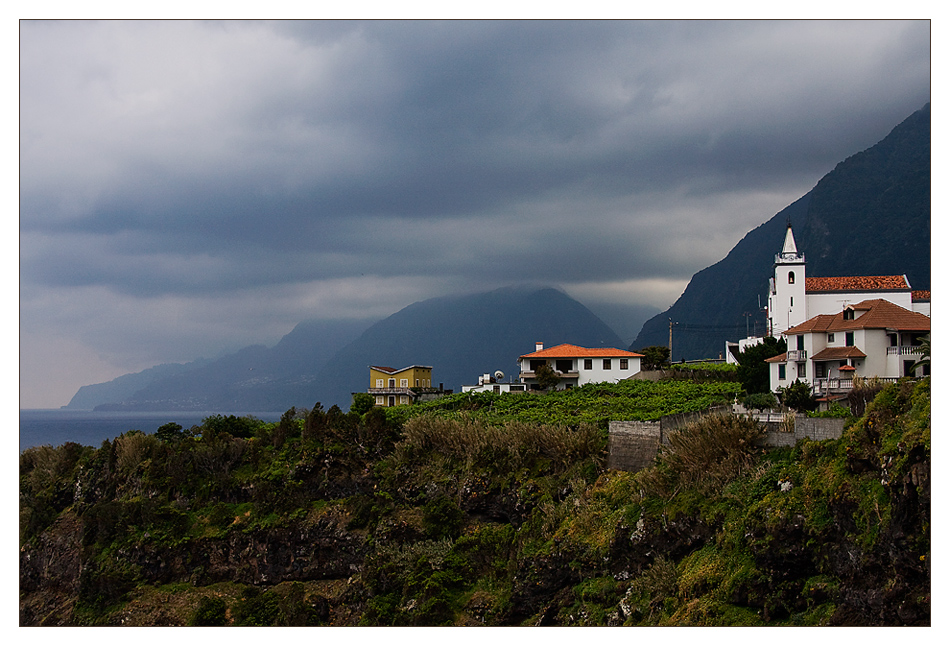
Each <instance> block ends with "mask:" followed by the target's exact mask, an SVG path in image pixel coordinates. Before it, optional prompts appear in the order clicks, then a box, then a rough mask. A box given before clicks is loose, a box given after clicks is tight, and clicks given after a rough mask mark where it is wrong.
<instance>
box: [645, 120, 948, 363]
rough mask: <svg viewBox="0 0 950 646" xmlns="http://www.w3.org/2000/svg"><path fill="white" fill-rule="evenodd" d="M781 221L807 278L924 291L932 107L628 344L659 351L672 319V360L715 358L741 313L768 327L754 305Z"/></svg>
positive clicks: (746, 241) (736, 253)
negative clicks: (901, 281)
mask: <svg viewBox="0 0 950 646" xmlns="http://www.w3.org/2000/svg"><path fill="white" fill-rule="evenodd" d="M786 222H791V223H792V226H793V227H794V229H795V240H796V242H797V244H798V249H799V251H802V252H804V254H805V260H806V263H807V272H808V275H810V276H862V275H863V276H879V275H893V274H898V275H900V274H906V275H907V278H908V280H910V284H911V286H913V288H914V289H930V104H927V105H926V106H924V107H923V108H921V109H920V110H918V111H917V112H915V113H914V114H912V115H911V116H910V117H908V118H907V119H905V120H904V121H903V122H902V123H901V124H900V125H898V126H897V127H895V128H894V130H892V131H891V133H890V134H888V136H887V137H885V138H884V139H883V140H882V141H880V142H879V143H877V144H875V145H874V146H872V147H871V148H869V149H867V150H865V151H863V152H860V153H857V154H855V155H852V156H851V157H849V158H848V159H846V160H844V161H842V162H841V163H840V164H838V165H837V166H836V167H835V169H834V170H832V171H831V172H830V173H828V174H827V175H825V177H823V178H822V179H821V181H819V182H818V184H817V185H816V186H815V188H813V189H812V190H811V191H809V192H808V193H807V194H806V195H805V196H804V197H802V198H801V199H799V200H797V201H796V202H794V203H793V204H791V205H789V206H788V207H786V208H785V209H783V210H782V211H780V212H779V213H778V214H777V215H775V216H774V217H773V218H771V219H770V220H769V221H768V222H766V223H765V224H762V225H761V226H759V227H757V228H756V229H754V230H753V231H750V232H749V233H748V234H747V235H746V236H745V237H744V238H743V239H742V240H741V241H740V242H739V243H738V244H737V245H736V246H735V247H734V248H733V249H732V250H731V251H730V252H729V254H728V255H727V256H726V257H725V258H724V259H723V260H721V261H719V262H718V263H716V264H715V265H712V266H711V267H707V268H706V269H704V270H702V271H700V272H698V273H697V274H695V275H694V276H693V278H692V279H691V280H690V283H689V285H688V286H687V287H686V290H685V291H684V292H683V294H682V296H680V298H679V299H677V301H676V302H675V303H674V304H673V305H672V306H671V307H670V308H669V309H668V310H667V311H665V312H663V313H661V314H658V315H656V316H655V317H653V318H651V319H650V320H648V321H647V322H646V323H644V325H643V329H642V330H641V331H640V334H639V335H638V336H637V338H636V340H634V342H633V343H632V344H631V345H630V348H631V349H637V348H643V347H647V346H650V345H666V344H667V341H668V338H669V327H668V326H669V320H670V319H672V320H673V321H676V322H677V323H678V324H677V326H676V327H675V328H674V329H673V360H674V361H678V360H679V359H680V358H686V359H701V358H716V357H718V356H719V355H720V353H722V352H723V351H724V344H725V341H726V340H732V341H736V340H738V339H739V338H740V337H744V336H745V332H746V325H747V321H746V317H745V316H744V314H746V313H749V314H751V315H753V318H751V319H750V320H749V322H748V324H749V325H750V331H752V327H753V326H755V331H757V332H758V333H759V334H761V333H762V332H763V331H765V315H764V314H763V313H762V311H761V306H764V304H765V302H766V296H767V295H766V289H767V285H768V279H769V277H770V276H771V275H772V262H773V259H774V257H775V254H776V253H778V252H779V251H780V250H781V248H782V243H783V241H784V235H785V225H786Z"/></svg>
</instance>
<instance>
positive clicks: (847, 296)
mask: <svg viewBox="0 0 950 646" xmlns="http://www.w3.org/2000/svg"><path fill="white" fill-rule="evenodd" d="M768 289H769V293H768V301H767V305H766V316H767V325H768V332H767V334H768V335H769V336H773V337H775V338H780V337H781V336H782V335H783V334H784V333H785V331H786V330H788V329H790V328H794V327H796V326H798V325H801V324H803V323H804V322H805V321H808V320H810V319H812V318H814V317H816V316H819V315H835V314H838V313H840V312H842V311H843V310H844V309H845V308H846V307H847V306H848V305H853V304H856V303H860V302H863V301H870V300H884V301H888V302H890V303H893V304H894V305H897V306H899V307H901V308H903V309H905V310H908V311H911V312H918V313H921V314H923V315H925V316H928V317H929V316H930V292H929V291H914V290H912V289H911V286H910V282H908V280H907V276H897V275H895V276H806V272H805V254H804V253H802V252H800V251H799V250H798V247H797V245H796V244H795V235H794V234H793V233H792V225H791V224H789V225H788V227H787V228H786V231H785V241H784V244H783V245H782V250H781V251H780V252H779V253H777V254H776V255H775V263H774V265H773V275H772V277H771V278H770V279H769V287H768ZM761 342H762V337H748V338H746V339H742V340H740V341H739V342H738V343H736V342H728V341H727V342H726V360H727V361H729V362H732V363H735V362H736V354H738V353H739V352H742V351H744V350H745V349H746V348H748V347H750V346H753V345H756V344H758V343H761Z"/></svg>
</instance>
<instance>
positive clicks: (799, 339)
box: [795, 334, 805, 350]
mask: <svg viewBox="0 0 950 646" xmlns="http://www.w3.org/2000/svg"><path fill="white" fill-rule="evenodd" d="M795 347H796V348H797V349H798V350H804V349H805V335H804V334H799V335H798V336H796V337H795Z"/></svg>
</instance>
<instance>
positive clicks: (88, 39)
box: [20, 21, 930, 347]
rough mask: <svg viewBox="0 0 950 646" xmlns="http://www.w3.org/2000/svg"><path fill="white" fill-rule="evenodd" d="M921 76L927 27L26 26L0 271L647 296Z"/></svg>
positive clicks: (374, 291) (234, 284) (855, 140)
mask: <svg viewBox="0 0 950 646" xmlns="http://www.w3.org/2000/svg"><path fill="white" fill-rule="evenodd" d="M929 74H930V67H929V24H928V23H927V22H888V21H884V22H875V21H852V22H839V21H831V22H818V21H810V22H784V21H782V22H753V21H740V22H727V21H715V22H702V21H684V22H677V21H674V22H665V21H645V22H636V21H608V22H603V21H586V22H560V21H538V22H491V21H478V22H418V23H416V22H405V21H398V22H342V21H341V22H304V23H298V22H276V23H260V22H225V23H217V22H210V23H191V22H135V23H127V22H102V23H87V22H67V23H47V22H24V23H22V26H21V106H20V107H21V131H20V137H21V160H20V163H21V195H20V198H21V211H20V225H21V285H22V287H23V289H25V290H28V291H29V292H30V294H35V295H40V294H42V293H43V292H44V290H50V293H54V292H55V293H56V294H62V293H63V292H62V291H61V290H63V289H68V290H72V292H71V293H79V292H77V291H76V290H79V291H82V290H87V291H89V293H93V292H94V293H95V294H96V296H95V299H98V301H97V302H98V307H99V309H100V310H104V311H105V310H109V309H110V308H117V309H121V310H122V311H123V312H133V311H134V310H135V308H134V307H131V306H128V305H129V304H130V303H135V302H137V300H140V299H145V300H146V301H148V302H149V303H151V304H153V305H154V307H155V308H156V309H155V310H154V311H153V310H150V312H151V313H152V316H158V317H159V318H160V319H161V318H162V316H163V315H162V314H161V312H164V311H166V310H167V308H169V307H172V306H169V305H168V303H170V302H174V303H175V305H174V306H173V308H172V309H175V311H177V312H179V314H177V315H176V316H177V317H178V318H176V319H174V320H180V319H182V317H184V318H185V319H187V318H188V317H189V316H190V315H189V313H188V312H189V311H190V308H194V307H198V305H197V303H199V302H200V301H201V299H222V298H225V297H226V295H227V294H233V295H234V296H233V298H234V299H244V298H246V297H247V293H248V290H253V291H254V294H255V299H257V302H258V303H259V305H260V306H261V307H270V308H272V309H273V310H274V311H280V312H284V314H283V316H286V320H284V327H285V328H288V329H289V327H292V323H293V322H295V317H296V319H297V320H299V318H304V317H305V315H306V314H307V313H308V311H305V310H306V308H317V309H320V310H321V311H324V312H331V313H332V312H335V311H344V310H345V311H346V312H348V313H349V314H350V315H352V313H353V309H354V301H353V297H351V296H350V295H349V291H354V290H355V292H356V293H358V294H360V295H361V298H362V299H363V300H362V301H361V302H362V303H363V305H364V307H366V308H367V309H372V310H373V311H374V312H377V313H378V312H385V311H386V310H387V308H388V310H389V311H390V312H391V311H395V310H396V309H399V307H401V306H404V305H406V304H408V302H411V300H408V301H407V300H405V299H418V298H424V297H426V296H435V295H438V294H439V293H444V292H445V291H451V290H455V289H463V288H464V289H469V290H470V289H478V288H482V287H484V288H489V287H493V286H497V285H499V284H505V283H510V282H521V281H542V282H551V283H560V284H564V285H571V284H575V285H583V286H584V287H583V289H585V290H587V293H590V294H595V293H596V294H599V295H600V296H598V297H602V298H607V296H605V295H606V294H614V295H615V296H611V297H617V298H622V299H628V300H629V299H634V300H636V299H637V298H642V299H643V301H644V302H647V301H649V302H651V303H655V304H657V305H658V306H661V305H665V304H669V303H670V302H671V301H672V299H673V298H675V296H676V295H678V293H679V291H681V290H682V288H683V287H684V286H685V281H686V280H687V279H688V278H689V276H690V275H691V274H692V273H694V272H695V271H697V270H699V269H701V268H703V267H704V266H707V265H709V264H711V263H713V262H716V261H717V260H719V259H720V258H721V257H722V256H723V255H725V253H726V252H727V251H728V250H729V248H731V247H732V246H733V245H734V244H735V242H736V241H737V240H738V239H739V238H741V237H742V235H744V234H745V233H746V232H747V231H748V230H749V229H751V228H753V227H755V226H757V225H758V224H760V223H762V222H764V221H765V220H767V219H768V218H769V217H771V215H773V214H774V213H775V212H777V211H778V210H780V209H781V208H783V207H784V206H786V205H787V204H788V203H790V202H791V201H793V200H794V199H796V198H797V197H800V196H801V195H802V194H803V193H804V192H806V191H807V190H809V189H810V188H811V187H812V186H813V185H814V183H815V182H816V181H817V180H818V179H819V178H820V177H821V176H822V175H823V174H825V173H826V172H828V171H829V170H831V168H833V166H834V164H835V163H837V162H838V161H841V160H842V159H843V158H844V157H846V156H848V155H850V154H853V153H855V152H857V151H859V150H861V149H863V148H866V147H868V146H870V145H873V144H874V143H875V142H876V141H878V140H880V139H881V138H882V137H883V136H884V135H886V134H887V132H888V131H889V130H890V128H892V127H893V126H894V125H896V124H897V123H898V122H899V121H900V120H901V119H903V118H904V117H906V116H908V115H909V114H910V113H911V112H913V111H914V110H916V109H918V108H920V107H921V106H923V104H924V103H925V102H927V101H928V100H929ZM389 281H393V282H389ZM638 281H639V282H638ZM383 285H385V289H384V288H383ZM397 285H398V287H397ZM650 289H653V290H655V293H653V294H652V295H650V296H647V291H649V290H650ZM624 290H626V291H624ZM637 290H641V291H637ZM621 292H623V293H622V294H621ZM308 294H311V295H313V297H312V299H311V300H308V297H307V295H308ZM638 294H639V296H638ZM576 295H578V296H582V295H581V294H576ZM618 295H619V296H618ZM113 299H114V300H113ZM582 300H583V298H582ZM61 301H62V299H61V297H60V302H61ZM87 301H88V302H91V301H89V299H86V300H85V301H83V300H79V301H77V302H76V303H75V304H74V305H73V306H74V307H77V308H79V309H77V310H76V312H75V317H76V319H77V320H81V319H82V317H83V316H86V315H87V313H86V312H85V311H83V310H82V309H81V308H82V306H84V304H85V303H86V302H87ZM344 301H345V302H344ZM29 302H30V306H29V307H26V306H24V307H23V308H22V314H23V316H24V320H27V321H30V322H33V321H35V322H36V328H37V329H39V328H41V327H42V325H43V324H42V323H41V322H42V321H43V320H45V319H49V317H48V315H47V313H46V312H45V310H44V309H43V308H45V307H50V306H52V305H51V303H53V302H54V299H44V298H38V299H36V300H30V301H29ZM70 302H71V303H72V301H70ZM120 303H121V304H120ZM218 303H219V305H218V306H219V307H221V308H224V309H227V307H228V306H227V305H226V304H224V303H223V301H218ZM294 303H296V305H294ZM159 304H162V305H161V306H160V305H159ZM151 306H152V305H150V306H149V307H151ZM162 307H166V310H163V309H162ZM176 308H177V309H176ZM156 312H158V313H157V314H156ZM129 316H132V315H131V314H129ZM275 316H276V315H275ZM192 318H195V317H192ZM195 320H197V318H195ZM201 320H202V321H204V322H205V323H207V320H206V319H205V318H202V319H201ZM170 321H171V319H170ZM137 324H138V323H137V322H136V321H134V320H131V319H130V320H129V321H128V322H127V325H128V326H130V327H134V326H135V325H137ZM169 324H171V323H169ZM77 325H85V324H78V323H77ZM288 326H289V327H288ZM275 329H276V328H275ZM59 333H60V334H62V335H64V336H70V335H71V334H72V333H71V332H67V331H64V330H60V332H59ZM253 333H254V331H253V330H251V329H248V330H247V336H248V337H252V336H253ZM272 333H276V332H272ZM228 334H230V332H229V333H228ZM100 336H103V337H105V336H109V335H100ZM225 336H226V335H225ZM93 337H96V335H95V334H92V333H90V335H89V336H87V337H85V338H86V339H87V340H86V341H84V343H86V344H87V345H94V343H93V341H91V340H89V339H92V338H93ZM96 338H98V337H96ZM230 338H231V340H232V342H233V343H238V342H241V341H243V338H241V339H238V338H237V337H230ZM97 343H98V342H97ZM186 345H187V344H186ZM222 347H223V346H222Z"/></svg>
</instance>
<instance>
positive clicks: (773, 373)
mask: <svg viewBox="0 0 950 646" xmlns="http://www.w3.org/2000/svg"><path fill="white" fill-rule="evenodd" d="M929 333H930V317H929V316H926V315H925V314H922V313H920V312H914V311H911V310H910V309H907V308H904V307H901V306H900V305H895V304H894V303H892V302H891V301H888V300H884V299H881V298H876V299H870V300H866V301H861V302H860V303H854V304H850V303H849V304H847V305H845V307H844V309H843V310H842V311H840V312H838V313H837V314H819V315H818V316H815V317H812V318H810V319H808V320H807V321H805V322H803V323H801V324H799V325H796V326H794V327H791V328H789V329H786V330H784V331H783V333H782V336H783V337H785V340H786V343H787V347H788V351H787V352H785V353H783V354H780V355H778V356H775V357H772V358H770V359H767V362H768V363H769V386H770V388H771V390H773V391H775V390H777V389H778V388H783V387H785V386H788V385H790V384H791V383H792V382H794V381H804V382H805V383H807V384H809V385H810V386H811V387H812V392H813V393H815V394H816V395H834V394H836V393H841V392H842V391H846V390H849V389H850V388H851V386H852V378H853V377H854V376H861V377H878V378H882V379H884V380H887V381H896V380H897V379H898V378H900V377H903V376H910V375H912V374H914V373H916V374H917V375H918V376H919V375H921V374H924V373H928V372H929V366H924V367H918V368H917V369H916V370H914V371H912V370H911V366H913V364H914V363H916V362H917V361H918V360H919V359H920V358H921V355H920V352H919V348H918V347H917V346H919V345H920V343H921V337H923V336H924V335H926V334H929Z"/></svg>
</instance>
